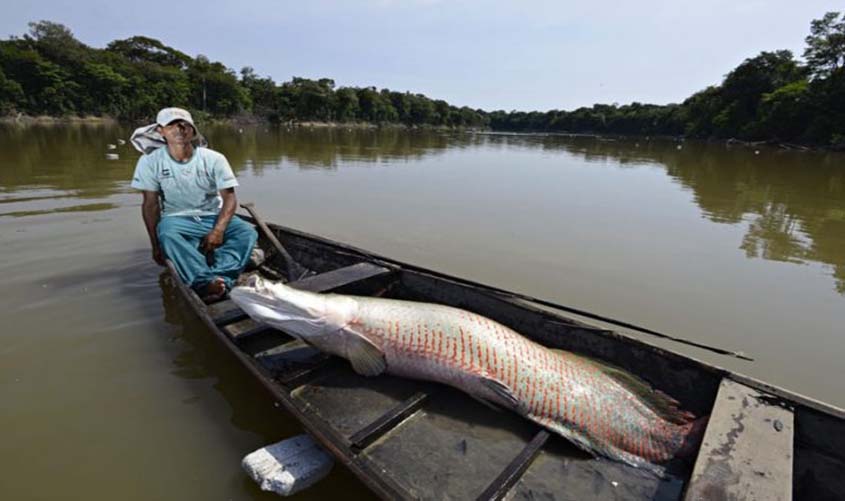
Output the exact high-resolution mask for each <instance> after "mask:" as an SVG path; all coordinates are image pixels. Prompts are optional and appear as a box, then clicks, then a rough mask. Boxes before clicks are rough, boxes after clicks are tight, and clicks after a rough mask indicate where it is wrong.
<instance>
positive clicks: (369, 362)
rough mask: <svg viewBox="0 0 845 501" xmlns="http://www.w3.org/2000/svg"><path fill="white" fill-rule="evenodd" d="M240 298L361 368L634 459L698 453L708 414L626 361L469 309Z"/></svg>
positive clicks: (335, 298)
mask: <svg viewBox="0 0 845 501" xmlns="http://www.w3.org/2000/svg"><path fill="white" fill-rule="evenodd" d="M232 299H233V300H235V302H236V303H238V305H239V306H240V307H241V308H243V309H244V311H246V312H247V313H248V314H250V315H251V316H253V317H254V318H255V319H256V320H259V321H264V322H266V323H269V324H271V325H275V326H278V327H280V328H283V329H285V330H287V331H288V332H293V333H295V334H297V335H299V336H301V337H302V338H303V339H305V340H306V341H308V342H310V343H311V344H313V345H314V346H316V347H317V348H320V349H322V350H324V351H327V352H329V353H333V354H336V355H339V356H342V357H346V358H348V359H350V361H351V362H352V363H353V366H355V367H356V370H358V368H359V367H364V368H366V371H367V372H369V373H372V374H375V373H377V372H378V371H376V372H372V369H371V367H373V366H374V365H375V366H379V364H383V365H382V366H381V369H379V370H384V371H386V372H388V373H390V374H395V375H398V376H403V377H409V378H414V379H424V380H430V381H436V382H440V383H444V384H447V385H450V386H453V387H456V388H458V389H460V390H463V391H464V392H466V393H468V394H470V395H472V396H473V397H476V398H478V399H481V400H484V401H487V402H490V403H493V404H496V405H499V406H502V407H505V408H509V409H511V410H513V411H515V412H517V413H519V414H520V415H522V416H524V417H526V418H528V419H530V420H532V421H534V422H536V423H538V424H540V425H541V426H544V427H546V428H548V429H550V430H551V431H553V432H556V433H558V434H560V435H562V436H564V437H565V438H567V439H569V440H570V441H572V442H573V443H575V444H576V445H578V446H579V447H581V448H583V449H585V450H588V451H590V452H593V453H597V454H601V455H604V456H607V457H610V458H613V459H617V460H620V461H624V462H626V463H628V464H631V465H634V466H641V467H646V468H650V467H652V466H653V464H654V463H663V462H666V461H668V460H670V459H672V458H673V457H675V456H678V455H688V454H691V453H692V452H694V450H695V444H696V442H697V441H698V440H700V436H701V434H702V432H703V428H704V423H705V422H706V418H700V419H698V420H693V419H692V415H690V414H689V413H686V412H683V411H681V410H679V409H678V408H677V402H675V401H674V400H672V399H671V398H669V397H668V396H666V395H664V394H663V393H661V392H658V391H656V390H653V389H652V388H650V387H649V386H647V385H646V384H645V383H644V382H642V381H640V380H638V379H636V378H634V377H633V376H631V375H628V374H625V373H622V372H621V371H620V370H619V369H617V368H613V367H610V366H606V365H604V364H601V363H598V362H596V361H594V360H591V359H587V358H585V357H581V356H578V355H576V354H573V353H570V352H565V351H561V350H552V349H549V348H546V347H544V346H542V345H540V344H538V343H535V342H534V341H532V340H530V339H527V338H525V337H523V336H521V335H520V334H518V333H517V332H515V331H513V330H511V329H510V328H508V327H506V326H504V325H502V324H499V323H498V322H495V321H493V320H490V319H488V318H486V317H483V316H481V315H477V314H475V313H472V312H468V311H465V310H461V309H457V308H453V307H449V306H443V305H436V304H430V303H418V302H411V301H399V300H392V299H382V298H366V297H353V296H341V295H333V294H313V293H310V292H304V291H297V290H295V289H292V288H290V287H287V286H285V285H282V284H278V283H275V284H270V285H267V284H265V283H261V284H255V285H253V286H251V287H239V288H236V289H235V290H234V291H233V292H232ZM256 305H260V306H261V307H257V306H256ZM373 351H374V352H376V353H375V354H373V353H372V352H373ZM381 357H383V358H381ZM379 360H382V362H379ZM373 364H374V365H373Z"/></svg>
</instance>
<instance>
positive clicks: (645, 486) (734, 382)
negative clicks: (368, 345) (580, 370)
mask: <svg viewBox="0 0 845 501" xmlns="http://www.w3.org/2000/svg"><path fill="white" fill-rule="evenodd" d="M244 219H246V220H247V221H250V222H255V220H253V219H252V218H250V217H244ZM267 226H268V229H269V231H270V232H272V235H273V236H275V237H276V238H277V239H278V240H279V241H281V242H282V243H283V244H284V248H285V249H286V250H287V251H288V252H289V254H290V256H291V257H292V258H293V259H294V260H295V261H296V262H297V263H299V265H302V266H303V267H304V268H305V269H307V270H308V275H307V278H302V279H299V280H295V281H293V282H291V285H293V286H294V287H297V288H300V289H304V290H310V291H323V292H327V291H333V292H339V293H346V294H356V295H369V296H383V297H392V298H400V299H407V300H414V301H427V302H435V303H441V304H448V305H452V306H456V307H460V308H464V309H467V310H470V311H474V312H476V313H479V314H481V315H484V316H487V317H489V318H492V319H494V320H496V321H498V322H500V323H502V324H504V325H507V326H509V327H511V328H512V329H514V330H516V331H517V332H520V333H521V334H523V335H525V336H527V337H529V338H531V339H533V340H535V341H537V342H539V343H541V344H544V345H547V346H550V347H554V348H560V349H564V350H569V351H572V352H575V353H579V354H583V355H587V356H590V357H594V358H597V359H600V360H604V361H607V362H610V363H612V364H615V365H617V366H619V367H622V368H624V369H626V370H628V371H629V372H631V373H633V374H637V375H638V376H640V377H642V378H643V379H645V380H647V381H649V382H650V383H652V384H653V385H654V386H655V387H657V388H659V389H660V390H662V391H664V392H666V393H668V394H669V395H672V396H673V397H675V398H676V399H678V400H679V401H680V402H681V404H682V406H683V407H684V408H685V409H688V410H690V411H692V412H694V413H695V414H697V415H710V416H711V418H710V422H709V424H708V427H707V430H706V433H705V437H704V440H703V443H702V446H701V448H700V450H699V452H698V456H697V459H696V461H695V463H694V464H693V465H685V464H670V465H669V467H668V469H667V473H666V475H665V476H663V477H657V476H655V475H654V474H651V473H648V472H645V471H642V470H637V469H635V468H631V467H628V466H626V465H623V464H620V463H617V462H613V461H609V460H597V459H594V458H592V457H590V456H588V455H586V454H584V453H582V452H580V451H578V450H577V449H575V448H574V447H573V446H571V445H570V444H569V443H568V442H566V440H564V439H563V438H561V437H559V436H557V435H554V434H550V433H548V432H546V431H545V430H543V429H541V428H539V427H538V426H537V425H535V424H533V423H531V422H529V421H527V420H525V419H522V418H520V417H519V416H517V415H516V414H513V413H509V412H495V411H492V410H490V409H489V408H487V407H485V406H483V405H481V404H479V403H477V402H476V401H474V400H472V399H470V398H468V397H467V396H466V395H464V394H462V393H461V392H459V391H457V390H455V389H452V388H449V387H446V386H442V385H438V384H434V383H427V382H421V381H412V380H408V379H400V378H396V377H392V376H387V375H383V376H379V377H375V378H365V377H361V376H359V375H357V374H355V373H354V372H353V371H352V370H351V368H350V367H349V364H348V363H347V362H346V361H343V360H340V359H337V358H333V357H329V356H326V355H324V354H322V353H320V352H318V351H316V350H315V349H313V348H311V347H309V346H307V345H305V344H303V343H302V342H301V341H297V340H295V339H293V338H292V337H290V336H288V335H286V334H285V333H283V332H280V331H277V330H274V329H271V328H268V327H265V326H262V325H259V324H256V323H255V322H254V321H252V320H251V319H249V318H247V316H246V315H245V314H244V313H243V312H242V311H241V310H240V309H238V308H237V306H236V305H234V303H233V302H232V301H231V300H224V301H221V302H217V303H214V304H210V305H207V304H205V303H203V301H202V300H201V299H200V298H199V297H198V296H197V295H196V294H195V293H194V292H193V291H192V290H191V289H190V288H188V287H187V286H185V284H183V283H181V281H180V280H179V278H178V275H177V274H176V273H175V270H174V268H173V267H172V264H169V268H170V272H171V274H172V276H173V278H174V281H175V282H176V284H177V287H178V289H179V290H180V292H181V293H182V295H183V297H184V298H185V300H186V301H187V303H188V304H189V305H190V306H191V308H192V309H193V310H194V311H195V312H196V314H197V315H198V316H199V317H200V318H201V319H202V320H203V322H204V323H205V324H206V325H207V326H208V328H209V329H210V331H211V332H213V333H214V334H215V335H216V336H217V337H218V338H219V339H220V341H222V342H223V343H224V344H225V345H226V346H227V347H228V348H229V349H230V350H231V352H232V353H233V354H234V356H235V357H237V359H238V360H240V362H241V363H243V365H244V366H245V367H246V368H247V369H248V370H249V371H250V372H251V373H252V374H253V375H254V376H255V377H256V379H257V380H258V381H260V383H261V384H262V385H263V386H264V387H265V388H266V389H267V390H268V391H269V392H270V393H271V394H272V396H273V398H275V399H276V400H277V401H278V402H279V403H280V404H281V406H283V407H284V409H285V410H287V412H289V413H290V414H291V415H293V416H294V417H295V418H296V419H298V420H299V421H300V422H301V423H302V424H303V426H304V427H305V429H306V430H307V431H308V432H309V433H310V434H311V435H312V436H313V437H314V438H315V439H316V440H317V441H319V442H320V443H321V444H322V445H323V446H324V447H325V448H326V450H328V451H330V452H331V453H332V454H333V455H334V456H335V457H336V458H337V459H338V460H339V461H340V462H341V463H343V464H344V465H346V466H347V467H348V468H349V469H350V470H351V471H352V472H354V473H355V474H356V475H357V476H358V477H359V478H360V479H361V480H362V481H363V482H364V483H365V484H366V485H367V486H368V487H369V488H371V489H372V490H373V491H374V492H375V493H376V494H377V495H379V496H380V497H382V498H384V499H484V500H487V499H501V498H503V497H504V496H508V498H509V499H687V500H699V499H761V500H762V499H766V500H773V499H791V498H793V497H794V498H796V499H814V500H817V499H842V496H843V495H845V494H843V493H845V412H843V411H842V410H841V409H838V408H835V407H833V406H830V405H826V404H824V403H821V402H818V401H815V400H813V399H810V398H807V397H804V396H801V395H797V394H795V393H792V392H790V391H787V390H784V389H782V388H778V387H776V386H773V385H769V384H766V383H764V382H761V381H758V380H755V379H752V378H749V377H747V376H743V375H741V374H737V373H732V372H729V371H727V370H724V369H721V368H719V367H716V366H713V365H710V364H707V363H704V362H701V361H698V360H695V359H693V358H690V357H688V356H685V355H682V354H679V353H675V352H672V351H669V350H666V349H663V348H659V347H656V346H652V345H650V344H647V343H645V342H642V341H640V340H638V339H636V338H633V337H631V336H628V335H625V334H623V333H619V332H614V331H610V330H607V329H605V328H600V327H595V326H591V325H588V324H585V323H583V322H581V321H577V320H575V319H572V318H567V317H566V316H563V315H560V314H558V313H556V312H554V311H550V309H549V308H545V307H543V308H541V307H539V306H538V305H537V304H532V302H531V301H526V300H525V299H524V297H521V296H518V295H515V294H509V293H507V292H505V291H502V290H499V289H495V288H492V287H488V286H485V285H482V284H478V283H474V282H470V281H467V280H463V279H460V278H456V277H451V276H447V275H444V274H441V273H437V272H435V271H431V270H426V269H423V268H420V267H417V266H413V265H410V264H406V263H401V262H398V261H395V260H392V259H388V258H386V257H382V256H377V255H374V254H372V253H370V252H367V251H364V250H360V249H357V248H353V247H350V246H348V245H344V244H341V243H337V242H333V241H330V240H327V239H324V238H320V237H317V236H313V235H309V234H306V233H302V232H299V231H296V230H293V229H289V228H284V227H281V226H277V225H267ZM271 240H272V239H271ZM271 240H270V241H268V238H267V237H266V236H262V238H261V239H260V240H259V245H260V246H261V247H262V248H263V249H264V250H265V251H266V252H267V254H268V256H269V257H268V260H267V262H265V264H264V265H263V266H262V267H261V268H260V269H259V270H258V272H259V273H262V274H264V275H265V276H267V277H269V278H271V279H279V278H286V277H284V270H286V269H287V267H286V266H288V265H287V264H286V263H287V261H286V259H287V258H286V257H285V256H283V255H280V254H279V253H275V254H274V245H273V244H272V242H271Z"/></svg>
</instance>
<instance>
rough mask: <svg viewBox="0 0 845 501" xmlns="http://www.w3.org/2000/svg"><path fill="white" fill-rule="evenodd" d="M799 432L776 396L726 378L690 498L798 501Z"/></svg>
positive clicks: (696, 469) (703, 444) (698, 460)
mask: <svg viewBox="0 0 845 501" xmlns="http://www.w3.org/2000/svg"><path fill="white" fill-rule="evenodd" d="M793 430H794V426H793V412H792V410H791V409H787V408H785V407H783V406H780V405H778V404H777V399H776V398H775V397H772V396H770V395H768V394H765V393H763V392H761V391H758V390H755V389H753V388H750V387H748V386H745V385H743V384H740V383H737V382H735V381H732V380H730V379H727V378H725V379H722V382H721V385H720V386H719V393H718V395H717V396H716V403H715V405H714V406H713V412H712V414H711V415H710V422H709V423H708V425H707V431H706V432H705V434H704V440H703V442H702V445H701V449H700V450H699V453H698V459H697V460H696V463H695V466H694V468H693V472H692V476H691V477H690V482H689V485H688V487H687V492H686V496H685V499H686V500H687V501H698V500H710V499H727V500H730V499H743V500H789V499H792V463H793Z"/></svg>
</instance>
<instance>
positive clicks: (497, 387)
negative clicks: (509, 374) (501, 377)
mask: <svg viewBox="0 0 845 501" xmlns="http://www.w3.org/2000/svg"><path fill="white" fill-rule="evenodd" d="M481 384H483V385H484V386H486V387H487V389H489V390H490V391H492V392H493V393H495V394H496V395H497V396H498V397H499V398H501V399H502V400H504V401H505V402H507V405H508V407H510V408H511V409H514V410H517V409H519V406H520V403H519V399H518V398H516V396H515V395H514V394H513V392H511V390H510V388H508V387H507V386H505V385H504V384H502V383H500V382H498V381H496V380H495V379H490V378H486V377H483V378H481Z"/></svg>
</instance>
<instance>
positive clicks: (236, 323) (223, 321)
mask: <svg viewBox="0 0 845 501" xmlns="http://www.w3.org/2000/svg"><path fill="white" fill-rule="evenodd" d="M390 273H393V270H391V269H390V268H386V267H384V266H377V265H374V264H372V263H356V264H353V265H351V266H346V267H343V268H339V269H336V270H332V271H327V272H326V273H320V274H319V275H314V276H311V277H308V278H304V279H302V280H298V281H296V282H290V283H288V285H289V286H291V287H294V288H296V289H299V290H305V291H310V292H330V291H333V290H336V289H339V288H341V287H344V286H347V285H350V284H353V283H356V282H360V281H363V280H368V279H370V278H375V277H380V276H384V275H388V274H390ZM206 308H207V310H206V311H207V312H208V315H209V316H210V317H211V319H212V320H213V321H214V323H215V324H216V325H217V326H218V327H221V328H222V329H223V330H224V332H226V334H228V335H229V336H230V337H232V338H235V339H242V338H245V337H247V336H251V335H253V334H257V333H259V332H262V331H265V330H267V329H268V327H266V326H264V325H261V324H259V323H258V322H255V321H254V320H252V319H251V318H249V317H248V316H247V314H246V313H244V311H243V310H241V309H240V308H239V307H238V305H236V304H235V303H234V301H232V300H231V299H226V300H224V301H218V302H216V303H213V304H209V305H207V306H206Z"/></svg>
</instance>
